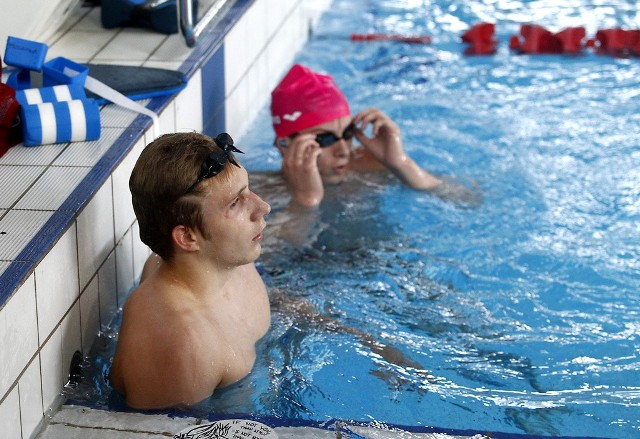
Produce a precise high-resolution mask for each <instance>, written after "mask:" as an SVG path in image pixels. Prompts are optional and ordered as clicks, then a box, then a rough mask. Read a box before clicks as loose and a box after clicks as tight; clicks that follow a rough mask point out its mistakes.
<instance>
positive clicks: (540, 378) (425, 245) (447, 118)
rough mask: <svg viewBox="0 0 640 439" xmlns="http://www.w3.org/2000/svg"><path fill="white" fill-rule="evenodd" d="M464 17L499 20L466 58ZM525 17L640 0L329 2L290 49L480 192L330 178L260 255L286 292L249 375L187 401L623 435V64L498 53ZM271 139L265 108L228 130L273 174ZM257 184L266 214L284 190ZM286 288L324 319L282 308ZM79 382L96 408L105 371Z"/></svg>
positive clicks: (633, 302) (630, 13)
mask: <svg viewBox="0 0 640 439" xmlns="http://www.w3.org/2000/svg"><path fill="white" fill-rule="evenodd" d="M480 21H491V22H494V23H496V33H497V38H498V39H499V41H500V42H499V46H498V53H496V54H495V55H493V56H486V57H466V56H464V55H463V54H462V52H463V50H464V47H465V46H464V45H463V44H462V43H460V35H461V34H462V32H464V30H466V29H467V28H468V27H469V26H471V25H472V24H475V23H477V22H480ZM527 22H533V23H537V24H541V25H543V26H546V27H547V28H549V29H550V30H553V31H558V30H560V29H561V28H563V27H567V26H578V25H584V26H585V27H586V29H587V34H588V35H590V36H592V35H593V34H595V31H596V30H597V29H599V28H605V27H614V26H620V27H624V28H639V27H640V12H639V11H638V7H637V5H636V2H635V1H613V0H612V1H609V2H601V1H596V0H580V1H579V0H576V1H571V2H550V1H542V0H538V1H524V0H520V1H500V0H496V1H491V2H488V1H470V0H466V1H462V0H454V1H443V0H434V1H399V0H396V1H391V0H387V1H383V0H336V1H334V4H333V7H332V8H331V10H330V11H329V12H327V13H326V14H325V15H324V16H323V17H322V19H321V21H320V23H319V24H318V26H317V28H316V30H315V33H314V35H312V37H311V40H310V42H309V43H308V44H307V45H306V47H305V48H304V50H303V52H302V53H300V54H299V55H298V56H297V58H296V61H297V62H300V63H302V64H306V65H308V66H310V67H311V68H313V69H315V70H320V71H325V72H328V73H330V74H331V75H333V76H334V78H335V79H336V81H337V83H338V84H339V85H340V86H341V87H342V88H343V90H344V91H345V94H346V95H347V97H348V98H349V100H350V102H351V106H352V110H353V111H354V112H356V111H359V110H362V109H364V108H366V107H368V106H377V107H379V108H382V109H383V110H384V111H386V112H387V113H388V114H389V115H390V116H391V117H392V118H394V119H395V120H396V121H397V122H398V124H399V125H400V126H401V128H402V130H403V138H404V142H405V148H406V149H407V150H408V151H409V153H410V154H411V155H412V157H413V158H414V159H415V160H416V161H417V162H418V163H420V164H421V165H422V166H424V167H425V168H426V169H428V170H430V171H432V172H434V173H437V174H440V175H447V176H450V177H452V178H453V179H455V180H456V181H459V182H462V183H464V184H467V185H474V184H475V185H477V186H478V187H479V188H480V191H481V193H482V198H483V202H482V204H481V205H479V206H472V207H469V206H460V205H457V204H455V203H450V202H446V201H443V200H441V199H440V198H438V197H434V196H431V195H428V194H424V193H420V192H415V191H412V190H409V189H406V188H404V187H402V186H401V185H400V184H398V183H397V182H394V181H393V180H391V181H385V179H384V178H381V177H379V176H371V177H370V178H367V179H365V180H356V181H351V182H348V183H346V184H344V185H342V186H340V187H337V188H332V189H330V190H329V192H328V196H327V200H326V202H325V203H324V205H323V206H322V207H321V209H320V210H319V212H318V213H317V217H313V218H311V221H312V222H313V224H314V226H315V228H314V230H315V231H316V232H317V233H316V236H315V237H314V238H312V239H310V240H308V241H307V242H306V245H305V246H303V247H302V248H292V247H290V246H289V245H288V244H286V243H283V242H281V241H279V240H277V239H275V237H274V236H271V237H270V238H271V239H270V240H267V241H268V242H269V245H268V246H267V245H265V253H264V255H263V257H262V258H261V260H260V266H261V270H262V271H263V273H264V277H265V280H266V282H267V284H268V286H269V288H270V290H271V292H272V294H273V295H274V297H280V299H278V300H279V301H280V302H282V303H283V304H282V305H281V306H279V307H275V308H274V314H273V324H272V328H271V331H270V332H269V334H268V335H267V336H266V337H265V339H264V340H262V341H261V342H260V344H259V346H258V360H257V363H256V366H255V369H254V371H253V372H252V374H251V375H250V376H249V377H247V378H246V379H244V380H242V381H241V382H239V383H237V384H236V385H233V386H231V387H229V388H227V389H224V390H223V391H220V392H216V394H215V395H214V396H213V397H212V398H211V399H210V400H208V401H206V402H204V403H203V404H202V405H201V406H200V407H198V408H197V409H196V410H199V411H205V412H211V413H218V414H219V413H252V414H260V415H266V416H275V417H282V418H292V419H302V420H311V421H320V422H323V421H327V420H329V419H345V420H354V421H362V422H369V421H377V422H381V423H389V424H400V425H409V426H436V427H441V428H452V429H472V430H477V431H499V432H509V433H526V434H532V435H547V436H561V435H562V436H600V437H611V438H630V437H640V378H639V377H640V373H639V369H640V298H639V294H638V293H639V291H640V250H639V249H640V226H639V224H640V221H639V220H640V58H635V59H633V58H632V59H615V58H611V57H607V56H598V55H595V54H593V53H592V52H590V51H585V53H584V54H582V55H580V56H556V55H553V56H552V55H539V56H520V55H516V54H513V53H511V52H510V51H509V49H508V40H509V37H510V36H511V35H513V34H516V33H518V31H519V27H520V24H522V23H527ZM351 33H402V34H411V35H430V36H431V37H432V38H433V43H432V44H431V45H410V44H399V43H391V42H375V43H374V42H369V43H355V42H351V41H349V38H348V37H349V35H350V34H351ZM272 140H273V134H272V131H271V126H270V122H269V115H268V110H267V108H266V107H265V108H264V109H263V110H262V111H261V113H260V116H259V117H258V119H257V120H256V121H255V123H254V124H253V125H252V126H251V128H250V130H249V133H248V134H246V135H245V136H244V137H243V138H242V139H239V141H238V142H237V143H238V144H239V145H247V148H246V149H248V150H249V151H250V153H249V154H247V156H246V157H244V156H243V157H242V158H243V159H244V161H243V163H244V165H245V166H246V167H247V168H248V169H249V171H250V172H251V173H252V174H259V173H261V172H263V171H275V170H277V169H278V168H279V156H278V153H277V151H276V150H275V149H274V148H273V147H272V146H271V142H272ZM242 149H245V148H242ZM258 181H260V179H259V178H258ZM256 186H257V187H258V188H259V187H261V186H260V184H257V185H256ZM263 187H264V186H263ZM254 190H257V189H256V187H254ZM259 194H260V195H261V196H263V197H264V198H265V199H266V200H268V201H269V202H271V203H272V204H273V205H274V212H273V214H272V219H276V218H281V217H279V216H278V215H279V214H282V213H283V212H284V208H283V205H284V204H286V201H287V199H286V196H285V195H283V193H282V190H275V191H269V192H266V193H264V192H263V193H260V192H259ZM275 229H277V224H275V225H273V227H272V230H275ZM298 301H304V302H306V303H308V304H311V305H313V307H314V309H315V310H316V311H317V312H319V313H322V314H323V315H324V316H325V321H324V323H323V322H319V321H318V320H317V319H316V320H311V319H304V318H302V319H301V318H299V315H297V314H296V313H295V312H294V311H292V310H293V308H294V306H293V305H292V304H291V302H298ZM327 321H330V322H334V324H333V325H327V324H326V322H327ZM110 331H111V332H109V331H107V332H106V333H105V336H104V337H102V339H101V340H102V341H101V342H99V343H98V344H100V343H103V344H104V346H99V347H98V350H102V351H103V352H102V354H103V357H102V358H100V357H98V359H97V360H95V361H94V365H97V366H98V368H99V367H100V366H101V365H103V364H104V365H105V366H104V367H107V366H108V365H107V363H108V360H105V356H106V358H107V359H108V358H109V352H110V349H112V348H113V342H112V338H113V335H114V334H115V333H116V332H117V324H116V326H115V327H114V328H112V329H111V330H110ZM364 334H369V335H364ZM363 340H368V342H367V341H363ZM371 340H374V341H377V342H378V343H382V344H384V345H387V346H388V347H389V351H387V352H392V353H394V354H396V355H395V357H394V358H393V359H392V360H394V361H389V359H390V357H389V356H388V355H379V352H377V351H376V350H375V349H372V348H371ZM90 382H91V384H92V385H93V386H94V389H93V394H92V398H96V399H98V400H100V399H101V398H102V399H103V400H104V402H103V403H104V404H106V405H109V402H108V401H106V399H105V398H106V397H107V396H108V395H109V393H110V391H109V388H108V386H107V385H106V384H105V383H104V382H103V380H102V379H101V375H100V373H97V374H96V376H95V377H94V379H93V381H90ZM85 391H86V390H85ZM76 397H77V396H76ZM97 404H98V405H100V401H99V402H98V403H97Z"/></svg>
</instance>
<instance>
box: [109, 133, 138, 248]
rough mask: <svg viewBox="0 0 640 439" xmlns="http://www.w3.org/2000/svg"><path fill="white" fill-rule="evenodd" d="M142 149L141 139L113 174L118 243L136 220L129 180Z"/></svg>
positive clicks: (114, 210)
mask: <svg viewBox="0 0 640 439" xmlns="http://www.w3.org/2000/svg"><path fill="white" fill-rule="evenodd" d="M142 148H144V141H143V140H142V139H140V140H138V141H137V142H136V144H135V145H134V146H133V148H132V150H131V151H130V152H129V154H127V156H126V157H125V158H124V159H123V160H122V161H121V162H120V164H119V165H118V167H117V168H116V169H115V170H114V171H113V174H111V180H112V182H113V217H114V224H115V241H116V242H118V241H119V240H120V239H121V238H122V236H123V235H124V234H125V233H126V231H127V230H128V229H129V228H130V227H131V224H133V222H134V221H135V219H136V215H135V213H134V211H133V206H132V204H131V191H130V190H129V178H130V177H131V171H132V170H133V167H134V166H135V164H136V161H137V160H138V157H139V155H140V152H142Z"/></svg>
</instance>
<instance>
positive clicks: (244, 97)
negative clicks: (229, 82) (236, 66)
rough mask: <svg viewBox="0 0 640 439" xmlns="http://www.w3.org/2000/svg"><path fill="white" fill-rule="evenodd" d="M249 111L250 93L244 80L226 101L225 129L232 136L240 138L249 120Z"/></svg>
mask: <svg viewBox="0 0 640 439" xmlns="http://www.w3.org/2000/svg"><path fill="white" fill-rule="evenodd" d="M248 111H249V94H248V89H247V83H246V81H242V82H240V83H239V84H238V86H237V87H236V88H235V90H233V92H232V93H231V95H229V96H227V98H226V101H225V120H226V127H225V129H226V130H227V132H228V133H229V134H231V137H235V138H240V137H242V135H243V134H244V130H245V128H246V127H247V124H248V123H249V121H248V120H247V119H246V117H245V115H246V114H247V112H248Z"/></svg>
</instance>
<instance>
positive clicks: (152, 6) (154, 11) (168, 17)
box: [100, 0, 198, 34]
mask: <svg viewBox="0 0 640 439" xmlns="http://www.w3.org/2000/svg"><path fill="white" fill-rule="evenodd" d="M176 2H177V0H102V2H101V3H102V10H101V13H100V18H101V20H102V26H103V27H105V28H107V29H111V28H114V27H120V26H132V27H144V28H149V29H153V30H155V31H158V32H162V33H164V34H175V33H177V32H178V6H177V4H176ZM192 4H193V5H192V11H193V20H194V21H197V18H196V17H197V16H198V0H192Z"/></svg>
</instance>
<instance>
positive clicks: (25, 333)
mask: <svg viewBox="0 0 640 439" xmlns="http://www.w3.org/2000/svg"><path fill="white" fill-rule="evenodd" d="M37 350H38V328H37V326H36V296H35V287H34V282H33V276H30V277H29V278H28V279H27V281H26V282H25V283H24V284H22V286H21V287H20V288H19V289H18V290H17V291H16V292H15V293H14V295H13V296H12V297H11V298H10V299H9V301H8V302H7V304H6V305H5V307H4V308H2V310H0V364H1V365H2V373H1V374H0V398H2V396H3V395H4V394H5V393H6V392H7V390H9V388H10V387H11V386H13V383H14V382H15V381H16V380H17V379H18V375H19V374H20V373H21V372H22V369H24V367H25V366H26V365H27V363H28V362H29V359H30V358H31V357H32V356H33V355H34V354H35V353H36V351H37ZM0 431H1V430H0Z"/></svg>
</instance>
